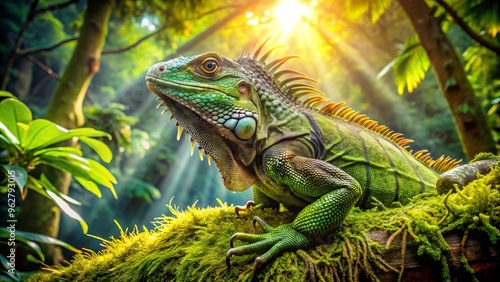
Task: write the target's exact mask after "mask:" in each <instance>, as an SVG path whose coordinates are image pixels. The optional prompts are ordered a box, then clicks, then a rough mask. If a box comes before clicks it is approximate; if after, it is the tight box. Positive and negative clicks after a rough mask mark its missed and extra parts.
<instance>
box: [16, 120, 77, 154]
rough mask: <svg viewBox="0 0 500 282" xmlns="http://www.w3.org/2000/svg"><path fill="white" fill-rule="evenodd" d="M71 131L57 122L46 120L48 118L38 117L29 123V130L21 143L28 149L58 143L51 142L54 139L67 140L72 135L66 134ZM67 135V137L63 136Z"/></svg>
mask: <svg viewBox="0 0 500 282" xmlns="http://www.w3.org/2000/svg"><path fill="white" fill-rule="evenodd" d="M68 132H69V131H68V130H67V129H65V128H63V127H60V126H58V125H57V124H55V123H53V122H51V121H49V120H46V119H36V120H33V121H32V122H30V123H29V124H28V130H27V131H26V133H25V134H24V136H23V138H22V140H21V144H22V145H23V146H24V148H25V149H26V150H32V149H34V148H43V147H46V146H48V145H51V144H54V143H57V141H56V142H51V141H52V140H54V139H56V140H60V141H65V140H68V139H70V138H71V136H69V135H66V133H68ZM62 137H65V138H62Z"/></svg>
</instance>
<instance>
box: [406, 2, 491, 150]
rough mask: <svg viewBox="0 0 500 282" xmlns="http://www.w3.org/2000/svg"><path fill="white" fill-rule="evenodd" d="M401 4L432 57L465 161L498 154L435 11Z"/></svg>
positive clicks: (482, 114) (487, 126)
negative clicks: (484, 155) (480, 155)
mask: <svg viewBox="0 0 500 282" xmlns="http://www.w3.org/2000/svg"><path fill="white" fill-rule="evenodd" d="M399 3H400V4H401V6H402V7H403V9H404V11H405V12H406V14H407V15H408V18H409V19H410V21H411V23H412V25H413V27H414V29H415V32H416V33H417V34H418V36H419V38H420V41H421V43H422V46H423V47H424V49H425V51H426V52H427V55H428V56H429V60H430V61H431V64H432V68H433V70H434V73H435V75H436V78H437V80H438V83H439V87H440V88H441V91H442V92H443V93H444V96H445V98H446V100H447V101H448V105H449V107H450V110H451V113H452V115H453V121H454V123H455V127H456V129H457V132H458V136H459V138H460V142H461V143H462V148H463V151H464V153H465V155H466V157H467V158H468V159H469V160H471V159H473V158H474V156H475V155H476V154H477V153H480V152H493V153H496V149H495V142H494V140H493V137H492V135H491V130H490V127H489V125H488V122H487V120H486V116H485V113H484V112H483V109H482V107H481V105H480V103H479V101H478V100H477V98H476V97H475V96H474V91H473V90H472V87H471V85H470V83H469V81H468V80H467V76H466V75H465V72H464V68H463V66H462V65H461V63H460V60H459V58H458V56H457V54H456V52H455V50H454V49H453V46H452V45H451V43H450V41H449V39H448V37H446V35H445V34H444V32H443V30H442V29H441V27H440V26H439V24H438V22H437V21H436V19H435V18H434V13H433V10H432V9H431V8H430V7H429V6H427V4H426V2H425V1H422V0H399Z"/></svg>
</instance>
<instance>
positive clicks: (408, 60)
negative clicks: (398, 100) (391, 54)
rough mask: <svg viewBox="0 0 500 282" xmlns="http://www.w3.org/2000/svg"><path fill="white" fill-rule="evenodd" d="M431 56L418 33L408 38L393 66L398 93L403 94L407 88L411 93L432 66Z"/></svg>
mask: <svg viewBox="0 0 500 282" xmlns="http://www.w3.org/2000/svg"><path fill="white" fill-rule="evenodd" d="M430 64H431V63H430V61H429V57H428V56H427V53H426V52H425V49H424V47H423V46H422V44H421V43H420V40H419V39H418V37H417V36H416V35H414V36H412V37H411V38H410V39H408V40H407V41H406V42H405V44H404V46H403V50H402V52H401V55H399V57H397V58H396V60H395V61H394V64H393V65H392V68H393V70H394V83H395V84H396V87H397V88H398V93H399V94H403V92H404V90H405V88H406V89H408V92H409V93H411V92H413V90H414V89H415V88H417V86H418V85H419V84H420V82H422V80H423V79H424V77H425V74H426V73H427V70H429V67H430Z"/></svg>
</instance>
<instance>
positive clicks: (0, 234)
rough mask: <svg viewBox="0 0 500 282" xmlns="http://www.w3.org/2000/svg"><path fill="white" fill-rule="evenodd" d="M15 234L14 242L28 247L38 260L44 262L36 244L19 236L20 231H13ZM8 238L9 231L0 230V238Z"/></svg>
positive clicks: (43, 257)
mask: <svg viewBox="0 0 500 282" xmlns="http://www.w3.org/2000/svg"><path fill="white" fill-rule="evenodd" d="M15 232H16V241H18V242H22V243H23V244H25V245H26V246H28V247H30V248H31V249H32V250H33V251H35V252H36V253H37V255H38V256H39V257H40V260H42V261H44V260H45V255H44V254H43V252H42V249H41V248H40V246H39V245H38V244H37V243H35V242H33V241H30V240H29V239H28V238H26V237H24V236H22V235H20V234H19V232H20V231H18V230H15ZM9 237H10V230H9V229H7V228H5V227H2V228H0V238H6V239H7V238H9Z"/></svg>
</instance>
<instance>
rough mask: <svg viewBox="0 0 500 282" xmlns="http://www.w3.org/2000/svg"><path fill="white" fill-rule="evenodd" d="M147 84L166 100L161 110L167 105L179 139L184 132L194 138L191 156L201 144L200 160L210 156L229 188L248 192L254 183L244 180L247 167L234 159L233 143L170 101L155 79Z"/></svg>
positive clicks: (195, 115) (215, 129)
mask: <svg viewBox="0 0 500 282" xmlns="http://www.w3.org/2000/svg"><path fill="white" fill-rule="evenodd" d="M146 84H147V85H148V88H149V89H150V90H151V91H152V92H153V93H155V94H156V95H158V96H159V98H158V99H157V100H161V101H162V103H160V104H159V105H158V107H157V108H160V107H162V106H165V107H166V109H165V110H164V111H163V112H162V114H164V113H165V112H167V111H170V112H171V114H172V116H171V119H172V118H174V119H175V120H176V125H177V127H178V131H177V140H180V138H181V136H182V132H183V131H184V130H185V134H189V135H191V138H190V141H191V155H193V152H194V148H195V146H196V143H198V145H199V147H198V150H199V156H200V159H201V160H203V156H204V155H206V156H207V161H208V163H209V164H210V163H211V159H213V160H214V162H215V165H216V166H217V168H218V169H219V172H220V174H221V176H222V179H223V181H224V185H225V186H226V187H227V188H229V189H231V190H233V191H243V190H245V189H247V188H248V187H249V186H250V185H251V184H246V182H247V181H243V180H242V179H241V177H242V176H243V175H244V174H246V173H242V167H243V165H242V164H241V163H240V162H239V161H238V160H236V159H235V157H234V154H233V151H232V144H231V142H230V141H229V140H228V139H227V138H225V137H224V136H223V135H221V134H220V131H219V130H218V129H217V128H215V126H214V125H213V124H210V123H209V122H207V121H206V120H204V119H203V118H202V117H201V116H200V115H199V114H197V113H196V112H194V111H192V110H191V109H189V108H188V107H186V106H185V105H182V104H181V103H179V102H177V101H175V100H174V99H172V98H170V97H169V96H168V94H166V93H163V91H164V89H162V90H160V89H158V88H157V87H156V86H157V85H156V83H155V81H154V80H150V79H148V78H146Z"/></svg>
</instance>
